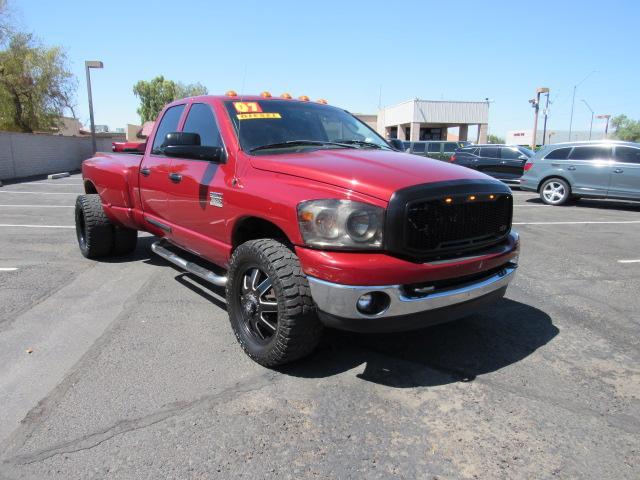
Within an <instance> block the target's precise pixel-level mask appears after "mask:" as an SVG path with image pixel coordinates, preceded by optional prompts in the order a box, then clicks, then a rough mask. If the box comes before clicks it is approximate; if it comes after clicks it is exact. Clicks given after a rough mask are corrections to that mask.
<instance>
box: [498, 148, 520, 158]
mask: <svg viewBox="0 0 640 480" xmlns="http://www.w3.org/2000/svg"><path fill="white" fill-rule="evenodd" d="M500 154H501V156H502V158H504V159H505V160H516V159H518V158H520V155H522V152H520V150H518V149H517V148H503V149H502V150H501V151H500Z"/></svg>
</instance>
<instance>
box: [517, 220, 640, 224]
mask: <svg viewBox="0 0 640 480" xmlns="http://www.w3.org/2000/svg"><path fill="white" fill-rule="evenodd" d="M594 223H595V224H622V223H636V224H638V223H640V220H626V221H625V220H622V221H618V222H590V221H584V222H514V223H513V225H584V224H594Z"/></svg>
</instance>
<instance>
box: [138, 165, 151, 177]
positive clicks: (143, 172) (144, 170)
mask: <svg viewBox="0 0 640 480" xmlns="http://www.w3.org/2000/svg"><path fill="white" fill-rule="evenodd" d="M140 174H141V175H144V176H145V177H148V176H149V175H150V174H151V170H150V169H148V168H147V167H144V168H141V169H140Z"/></svg>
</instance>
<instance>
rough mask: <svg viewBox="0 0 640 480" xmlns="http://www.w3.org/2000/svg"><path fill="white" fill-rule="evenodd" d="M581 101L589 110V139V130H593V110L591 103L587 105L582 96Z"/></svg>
mask: <svg viewBox="0 0 640 480" xmlns="http://www.w3.org/2000/svg"><path fill="white" fill-rule="evenodd" d="M582 103H584V104H585V105H586V106H587V108H588V109H589V111H590V112H591V125H589V140H591V132H592V131H593V115H594V113H595V112H594V111H593V109H592V108H591V105H589V104H588V103H587V101H586V100H585V99H584V98H583V99H582Z"/></svg>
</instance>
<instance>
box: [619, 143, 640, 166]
mask: <svg viewBox="0 0 640 480" xmlns="http://www.w3.org/2000/svg"><path fill="white" fill-rule="evenodd" d="M614 158H615V160H616V161H617V162H623V163H640V148H633V147H616V153H615V155H614Z"/></svg>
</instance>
